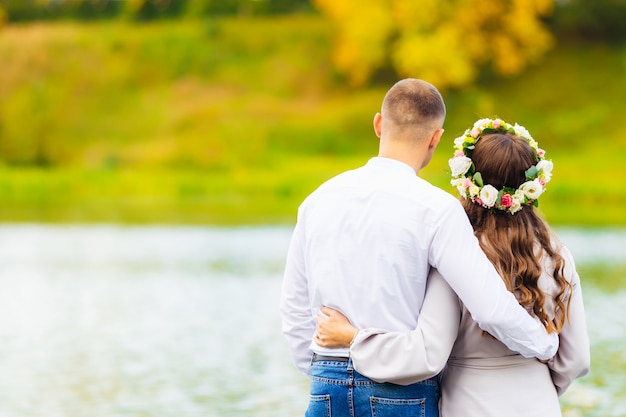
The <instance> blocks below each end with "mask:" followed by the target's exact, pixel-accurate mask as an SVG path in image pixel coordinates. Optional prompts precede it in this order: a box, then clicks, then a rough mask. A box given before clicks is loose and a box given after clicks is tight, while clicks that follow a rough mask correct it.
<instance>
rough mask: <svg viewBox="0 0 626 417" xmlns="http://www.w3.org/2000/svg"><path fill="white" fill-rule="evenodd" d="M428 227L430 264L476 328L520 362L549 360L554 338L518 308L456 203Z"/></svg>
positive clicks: (554, 335)
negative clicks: (430, 230)
mask: <svg viewBox="0 0 626 417" xmlns="http://www.w3.org/2000/svg"><path fill="white" fill-rule="evenodd" d="M454 202H455V203H456V204H449V205H448V206H447V207H446V208H445V209H444V210H442V212H441V217H440V218H439V219H440V220H439V221H438V222H435V223H434V225H433V227H434V230H433V234H432V236H433V240H432V243H431V245H430V250H431V252H430V263H431V265H432V266H433V267H435V268H437V269H438V270H439V272H440V273H441V275H442V276H443V277H444V279H445V280H446V281H447V282H448V284H449V285H450V287H452V289H453V290H454V291H455V292H456V294H457V295H458V297H459V298H460V299H461V301H462V302H463V303H464V304H465V306H466V307H467V309H468V311H469V312H470V314H471V315H472V318H473V319H474V321H476V323H478V325H479V326H480V328H482V329H483V330H485V331H486V332H488V333H490V334H491V335H493V336H494V337H496V338H497V339H498V340H500V341H501V342H502V343H504V344H505V345H506V346H507V347H508V348H509V349H511V350H514V351H517V352H519V353H520V354H521V355H522V356H524V357H526V358H532V357H537V358H539V359H544V360H545V359H550V358H552V357H553V356H554V355H555V354H556V351H557V348H558V345H559V339H558V336H557V335H556V334H554V333H553V334H548V333H547V332H546V330H545V327H544V326H543V325H542V324H541V323H540V321H539V320H538V319H536V318H534V317H532V316H531V315H530V314H528V312H527V311H526V310H525V309H524V308H523V307H521V306H520V305H519V303H518V302H517V299H516V298H515V296H514V295H513V294H512V293H511V292H509V291H508V290H507V289H506V286H505V285H504V282H503V281H502V278H500V276H499V275H498V273H497V272H496V270H495V268H494V266H493V265H492V264H491V262H490V261H489V259H488V258H487V256H486V255H485V254H484V252H483V251H482V249H481V248H480V245H479V243H478V239H476V237H475V236H474V232H473V229H472V226H471V225H470V223H469V220H468V218H467V215H466V214H465V211H464V210H463V208H462V206H461V205H460V204H459V202H458V201H454Z"/></svg>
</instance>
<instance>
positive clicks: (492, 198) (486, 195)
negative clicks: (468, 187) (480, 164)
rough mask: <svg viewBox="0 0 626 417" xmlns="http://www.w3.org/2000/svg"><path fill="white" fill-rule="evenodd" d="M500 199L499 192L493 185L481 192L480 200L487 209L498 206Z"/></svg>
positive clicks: (486, 186) (487, 186)
mask: <svg viewBox="0 0 626 417" xmlns="http://www.w3.org/2000/svg"><path fill="white" fill-rule="evenodd" d="M497 198H498V190H496V187H494V186H493V185H489V184H487V185H485V186H484V187H483V189H482V190H480V200H481V201H482V202H483V205H484V206H486V207H493V205H494V204H496V199H497Z"/></svg>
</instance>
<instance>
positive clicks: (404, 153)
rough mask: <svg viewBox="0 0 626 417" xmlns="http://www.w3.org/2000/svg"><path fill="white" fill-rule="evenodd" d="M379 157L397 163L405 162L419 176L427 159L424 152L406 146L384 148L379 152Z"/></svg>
mask: <svg viewBox="0 0 626 417" xmlns="http://www.w3.org/2000/svg"><path fill="white" fill-rule="evenodd" d="M378 156H379V157H381V158H389V159H395V160H396V161H400V162H404V163H405V164H407V165H408V166H410V167H411V168H413V170H414V171H415V174H418V173H419V171H420V170H421V169H422V164H423V162H424V159H425V155H423V152H419V151H417V150H416V149H415V148H413V147H405V146H387V147H385V148H382V147H381V149H380V150H379V152H378Z"/></svg>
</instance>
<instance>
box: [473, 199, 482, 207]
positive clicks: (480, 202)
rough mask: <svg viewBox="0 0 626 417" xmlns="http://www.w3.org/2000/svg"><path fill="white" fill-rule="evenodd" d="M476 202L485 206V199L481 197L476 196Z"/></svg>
mask: <svg viewBox="0 0 626 417" xmlns="http://www.w3.org/2000/svg"><path fill="white" fill-rule="evenodd" d="M474 202H476V204H480V205H481V206H484V204H483V200H481V199H480V197H476V200H474Z"/></svg>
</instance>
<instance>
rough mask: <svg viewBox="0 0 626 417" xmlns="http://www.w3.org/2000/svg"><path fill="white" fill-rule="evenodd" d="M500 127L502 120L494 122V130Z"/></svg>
mask: <svg viewBox="0 0 626 417" xmlns="http://www.w3.org/2000/svg"><path fill="white" fill-rule="evenodd" d="M499 127H500V120H494V121H493V128H494V129H498V128H499Z"/></svg>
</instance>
